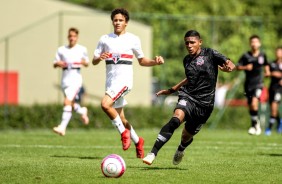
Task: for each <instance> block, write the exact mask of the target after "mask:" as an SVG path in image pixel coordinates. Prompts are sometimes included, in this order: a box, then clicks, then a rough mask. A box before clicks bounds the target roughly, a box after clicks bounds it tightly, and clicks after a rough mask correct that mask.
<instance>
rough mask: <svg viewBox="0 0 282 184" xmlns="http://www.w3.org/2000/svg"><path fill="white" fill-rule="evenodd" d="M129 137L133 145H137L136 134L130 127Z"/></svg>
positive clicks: (137, 138)
mask: <svg viewBox="0 0 282 184" xmlns="http://www.w3.org/2000/svg"><path fill="white" fill-rule="evenodd" d="M130 137H131V140H132V141H133V142H134V144H137V143H138V142H139V137H138V135H137V134H136V132H135V130H134V129H133V127H132V126H131V129H130Z"/></svg>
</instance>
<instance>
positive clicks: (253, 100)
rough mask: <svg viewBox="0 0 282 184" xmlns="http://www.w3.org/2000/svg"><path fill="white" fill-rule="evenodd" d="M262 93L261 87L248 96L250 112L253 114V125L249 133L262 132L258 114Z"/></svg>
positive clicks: (256, 133)
mask: <svg viewBox="0 0 282 184" xmlns="http://www.w3.org/2000/svg"><path fill="white" fill-rule="evenodd" d="M260 95H261V89H257V90H255V91H254V94H251V95H250V96H249V97H248V104H249V113H250V116H251V127H250V128H249V130H248V133H249V134H250V135H260V134H261V127H260V121H259V116H258V109H259V98H260Z"/></svg>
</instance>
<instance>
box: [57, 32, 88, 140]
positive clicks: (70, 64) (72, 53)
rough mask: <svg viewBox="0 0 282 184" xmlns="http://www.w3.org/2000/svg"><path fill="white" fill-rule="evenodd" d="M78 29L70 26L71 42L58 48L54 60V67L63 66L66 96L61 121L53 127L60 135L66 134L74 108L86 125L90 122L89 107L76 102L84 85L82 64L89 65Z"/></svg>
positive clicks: (63, 87) (63, 85)
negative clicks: (79, 39) (81, 71)
mask: <svg viewBox="0 0 282 184" xmlns="http://www.w3.org/2000/svg"><path fill="white" fill-rule="evenodd" d="M78 33H79V31H78V29H76V28H70V29H69V31H68V41H69V44H68V45H66V46H61V47H59V48H58V51H57V53H56V58H55V60H54V63H53V64H54V67H55V68H56V67H59V68H62V70H63V73H62V82H61V85H62V90H63V93H64V96H65V100H64V109H63V114H62V121H61V123H60V124H59V125H58V126H57V127H54V128H53V131H54V132H55V133H57V134H59V135H62V136H64V135H65V133H66V128H67V126H68V123H69V121H70V119H71V116H72V110H74V111H75V112H77V113H78V114H80V115H81V118H82V121H83V123H84V124H85V125H87V124H88V123H89V118H88V116H87V108H86V107H80V105H79V104H78V103H76V102H75V97H76V95H77V94H78V92H79V89H80V88H81V87H82V76H81V74H80V68H81V66H85V67H87V66H88V64H89V58H88V54H87V49H86V48H85V47H83V46H81V45H79V44H77V40H78Z"/></svg>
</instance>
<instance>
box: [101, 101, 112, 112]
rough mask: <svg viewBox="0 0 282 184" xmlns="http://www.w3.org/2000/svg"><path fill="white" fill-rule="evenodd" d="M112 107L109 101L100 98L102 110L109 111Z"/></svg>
mask: <svg viewBox="0 0 282 184" xmlns="http://www.w3.org/2000/svg"><path fill="white" fill-rule="evenodd" d="M111 107H112V105H111V103H109V102H108V101H106V100H102V102H101V108H102V109H103V110H104V111H109V109H110V108H111Z"/></svg>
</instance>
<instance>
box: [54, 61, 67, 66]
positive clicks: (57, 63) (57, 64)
mask: <svg viewBox="0 0 282 184" xmlns="http://www.w3.org/2000/svg"><path fill="white" fill-rule="evenodd" d="M53 67H54V68H57V67H60V68H65V67H67V63H66V62H64V61H57V62H56V63H54V64H53Z"/></svg>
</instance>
